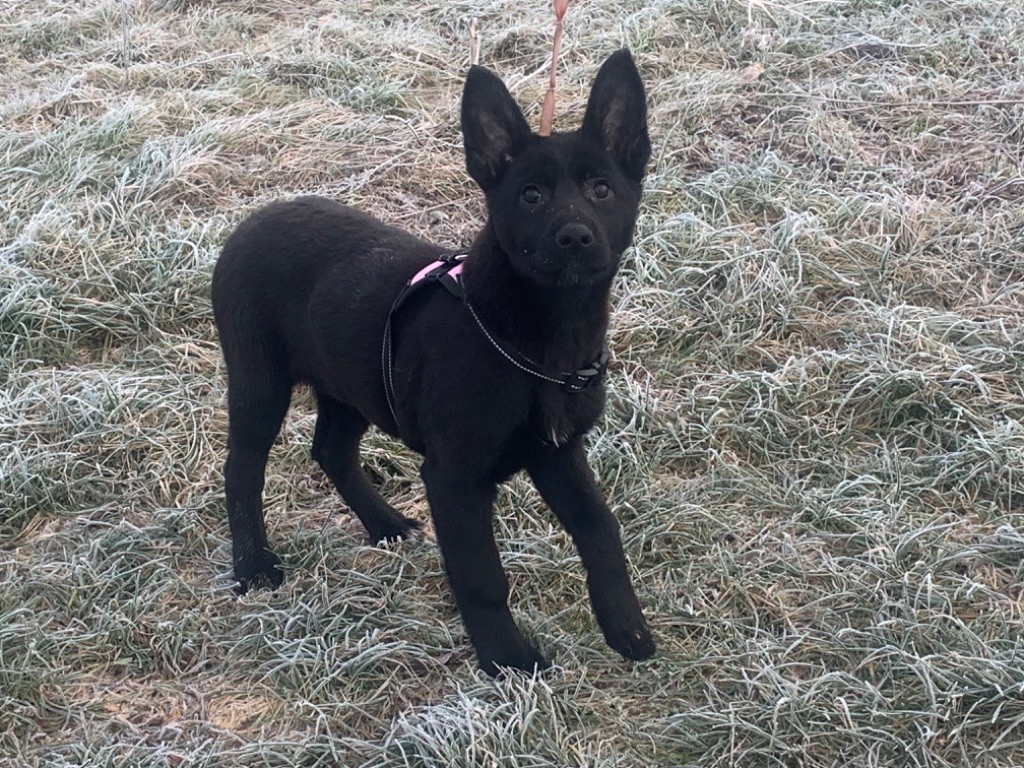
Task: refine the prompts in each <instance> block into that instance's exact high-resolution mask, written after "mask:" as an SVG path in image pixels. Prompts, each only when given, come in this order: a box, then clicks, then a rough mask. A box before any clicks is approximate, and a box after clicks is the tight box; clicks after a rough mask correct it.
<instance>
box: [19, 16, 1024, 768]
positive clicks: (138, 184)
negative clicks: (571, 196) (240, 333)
mask: <svg viewBox="0 0 1024 768" xmlns="http://www.w3.org/2000/svg"><path fill="white" fill-rule="evenodd" d="M5 10H6V12H5V14H4V16H3V18H2V19H0V766H2V767H3V768H14V767H18V768H22V767H29V768H51V767H54V766H58V767H59V766H90V767H92V766H97V767H98V766H105V767H109V768H123V767H131V768H135V767H139V768H158V767H159V768H200V767H203V768H222V767H223V768H227V767H228V766H232V767H233V766H247V767H248V766H273V767H275V768H276V767H278V766H282V767H283V766H301V767H303V768H312V766H354V767H355V766H366V767H367V768H369V767H371V766H381V767H383V766H423V767H427V766H430V767H436V768H447V767H448V766H466V767H468V766H500V767H501V768H540V767H541V766H594V767H601V768H604V767H606V766H615V767H618V768H633V767H634V766H637V767H647V766H689V767H691V768H692V767H696V766H700V767H701V768H710V767H712V766H714V767H719V766H740V767H741V768H760V767H761V766H764V767H766V768H824V767H825V766H849V767H850V768H855V767H856V768H864V767H870V766H892V767H894V768H902V767H904V766H928V767H929V768H932V767H934V768H939V767H945V766H957V767H961V766H962V767H964V768H967V767H970V768H1019V767H1020V766H1021V765H1024V641H1022V637H1024V322H1022V320H1024V205H1022V203H1024V33H1022V30H1024V8H1022V6H1021V5H1020V3H1019V1H1018V0H985V1H984V2H981V1H980V0H803V1H802V2H798V1H796V0H773V1H769V0H749V1H747V0H650V1H649V2H637V3H632V2H621V0H576V1H575V2H573V3H572V5H571V7H570V10H569V16H568V19H567V27H566V38H565V44H564V48H563V64H562V71H561V89H560V102H559V107H558V110H557V113H556V119H555V125H556V129H558V128H559V127H561V128H569V127H574V126H575V125H576V124H577V123H578V121H579V119H580V117H581V116H582V107H583V103H584V98H585V95H586V91H587V88H588V87H589V82H590V79H591V78H592V77H593V75H594V73H595V72H596V69H597V66H598V65H599V63H600V62H601V61H602V60H603V59H604V58H605V56H607V55H608V54H609V53H610V52H612V51H613V50H615V49H616V48H618V47H620V46H623V45H628V46H629V47H630V48H631V49H632V50H633V52H634V54H635V56H636V58H637V60H638V64H639V66H640V68H641V72H642V74H643V77H644V80H645V82H646V83H647V86H648V94H649V102H650V116H651V130H652V139H653V142H654V146H655V149H654V157H653V160H652V165H651V169H650V176H649V179H648V183H647V187H646V189H647V191H646V197H645V202H644V204H643V208H642V212H641V219H640V222H639V226H638V231H637V236H636V245H635V248H634V249H633V250H631V251H630V252H629V253H628V254H627V257H626V259H625V263H624V267H623V269H622V271H621V274H620V278H619V279H618V281H617V283H616V290H615V293H614V301H615V312H614V319H613V331H612V336H611V340H610V341H611V346H612V350H613V355H614V362H613V365H612V368H611V371H610V375H609V382H608V383H609V407H608V409H607V411H606V414H605V417H604V419H603V421H602V422H601V423H600V426H599V427H598V428H597V429H596V430H595V431H594V433H593V434H592V439H591V441H590V446H591V456H592V463H593V465H594V467H595V469H596V471H597V472H598V475H599V477H600V480H601V483H602V485H603V487H604V488H605V489H606V490H607V493H608V496H609V499H610V501H611V502H612V504H613V507H614V508H615V510H616V512H617V514H618V516H619V519H620V520H621V523H622V527H623V538H624V541H625V545H626V549H627V555H628V557H629V558H630V561H631V567H632V572H633V577H634V580H635V582H636V584H637V586H638V592H639V594H640V597H641V600H642V601H643V602H644V604H645V606H646V610H647V613H648V616H649V617H650V620H651V625H652V629H653V631H654V633H655V636H656V639H657V642H658V644H659V652H658V655H657V656H656V658H655V659H653V660H652V661H650V662H647V663H643V664H638V665H632V664H628V663H625V662H623V661H622V660H621V659H620V658H618V657H617V656H616V654H614V653H613V652H612V651H610V650H609V649H608V648H607V647H606V646H605V645H604V643H603V641H602V638H601V635H600V632H599V631H598V629H597V627H596V625H595V622H594V620H593V618H592V616H591V614H590V611H589V606H588V604H587V601H586V587H585V583H584V575H583V572H582V569H581V567H580V565H579V562H578V559H577V557H576V555H575V553H574V551H573V548H572V545H571V542H570V541H569V539H568V538H567V536H566V535H565V534H564V533H563V532H562V531H561V530H560V529H559V528H558V527H557V526H556V525H555V523H554V521H553V519H552V518H551V516H550V515H549V514H548V512H547V510H546V509H545V508H544V507H543V506H542V504H541V503H540V501H539V499H538V497H537V496H536V494H535V493H534V492H533V490H532V489H531V488H530V487H529V486H528V484H527V483H526V482H525V481H522V480H515V481H513V482H512V483H510V484H509V485H508V487H507V489H506V490H505V491H504V492H503V494H502V497H501V499H500V513H499V515H498V521H497V523H496V525H497V530H498V535H499V543H500V547H501V549H502V554H503V558H504V561H505V563H506V566H507V569H508V572H509V575H510V579H511V581H512V584H513V600H514V606H513V611H514V612H515V613H516V616H517V618H518V620H519V621H520V622H521V624H522V625H523V627H524V629H525V631H526V632H527V634H528V635H529V636H530V637H532V638H534V639H535V640H536V642H538V643H539V645H540V647H541V648H542V650H543V651H544V652H545V653H546V654H547V655H548V656H552V657H554V659H555V660H556V666H555V668H554V669H553V670H551V671H550V672H548V673H546V674H544V675H541V676H538V677H535V678H529V677H524V676H521V677H515V678H513V679H508V680H500V681H492V680H491V679H489V678H487V677H485V676H483V675H482V674H481V673H479V672H478V671H477V670H476V668H475V664H474V660H473V657H472V652H471V648H470V646H469V644H468V641H467V639H466V637H465V634H464V632H463V630H462V627H461V624H460V622H459V619H458V616H457V615H456V613H455V611H454V607H453V605H452V600H451V596H450V593H449V592H448V589H447V586H446V584H445V581H444V577H443V571H442V566H441V562H440V558H439V554H438V551H437V549H436V547H435V546H434V545H433V544H432V543H431V542H430V541H429V540H428V541H418V542H415V541H414V542H405V543H402V544H399V545H395V546H390V547H386V548H385V547H371V546H369V545H367V543H366V542H365V540H364V538H363V535H362V531H361V529H360V527H359V525H358V523H357V522H355V521H354V519H353V518H352V517H351V516H350V515H349V514H348V513H347V511H346V510H345V509H344V507H343V505H342V503H341V502H340V500H339V499H338V498H337V496H336V495H335V494H334V493H333V491H332V488H331V487H330V485H329V483H328V482H327V480H326V479H325V478H324V477H323V476H322V475H321V474H320V472H319V470H318V468H317V467H316V465H315V464H314V463H313V462H312V461H311V460H310V458H309V455H308V452H309V445H310V441H311V438H312V426H313V418H314V417H313V411H312V410H311V407H310V402H309V399H308V394H307V393H305V392H297V393H296V396H295V402H294V407H293V410H292V412H291V415H290V417H289V420H288V422H287V424H286V427H285V429H284V430H283V432H282V435H281V437H280V438H279V440H278V443H277V444H276V446H275V448H274V451H273V453H272V455H271V465H270V470H269V474H268V480H267V488H266V504H267V510H268V512H267V514H268V521H269V526H270V531H271V538H272V541H273V543H274V545H275V546H276V549H277V551H278V552H279V553H280V554H281V555H282V556H283V558H284V560H285V564H286V568H287V573H288V581H287V583H286V586H285V587H284V588H282V589H281V590H279V591H278V592H276V593H273V594H270V593H267V592H261V593H254V594H251V595H249V596H246V597H244V598H241V599H238V598H235V597H234V596H233V593H232V592H231V580H230V546H229V543H228V538H227V525H226V519H225V513H224V509H223V498H222V490H221V466H222V461H223V457H224V449H225V445H224V443H225V426H226V415H225V409H224V383H225V382H224V371H223V366H222V364H221V360H220V352H219V348H218V346H217V340H216V335H215V332H214V328H213V321H212V314H211V310H210V305H209V300H208V292H209V290H208V289H209V281H210V273H211V269H212V266H213V263H214V260H215V259H216V257H217V253H218V249H219V247H220V245H221V243H222V242H223V240H224V238H225V237H226V236H227V233H228V232H229V231H230V230H231V228H232V227H233V226H234V225H235V224H237V223H238V221H240V220H241V218H242V217H243V216H244V215H245V214H246V213H247V212H249V211H251V210H253V209H254V208H255V207H257V206H258V205H260V204H262V203H265V202H267V201H270V200H273V199H277V198H280V197H283V196H287V195H292V194H298V193H311V192H312V193H321V194H325V195H329V196H332V197H336V198H337V199H339V200H342V201H345V202H348V203H351V204H355V205H358V206H360V207H362V208H364V209H365V210H368V211H370V212H373V213H375V214H377V215H379V216H381V217H383V218H385V219H387V220H388V221H390V222H393V223H396V224H399V225H401V226H404V227H406V228H407V229H409V230H411V231H413V232H415V233H417V234H419V235H422V236H425V237H428V238H431V239H434V240H436V241H437V242H440V243H444V244H447V245H451V246H457V245H459V244H463V243H466V242H467V241H468V240H469V238H470V237H471V235H472V233H473V232H474V230H475V228H477V227H478V226H479V225H480V223H481V215H482V204H481V197H480V195H479V194H478V192H477V191H476V190H475V189H474V188H473V186H472V185H471V183H470V182H469V181H468V178H467V176H466V173H465V170H464V168H463V164H462V162H463V161H462V154H461V139H460V136H459V132H458V99H459V95H460V89H461V83H462V78H463V76H464V73H465V71H466V68H467V65H468V63H469V32H468V30H469V25H470V21H471V20H473V19H476V20H477V22H478V25H479V30H480V38H481V44H482V45H481V49H482V55H481V60H482V63H484V64H486V65H487V66H490V67H492V68H494V69H495V70H497V71H498V72H499V73H500V74H501V76H502V77H503V78H504V79H505V80H506V82H507V83H508V84H509V86H510V88H511V89H512V91H513V93H514V94H515V95H516V96H517V98H518V99H519V100H520V102H521V103H523V104H524V105H527V107H528V116H529V119H530V120H531V122H532V124H533V125H536V121H537V116H538V113H539V103H540V100H541V97H542V94H543V91H544V88H545V86H546V74H547V57H548V54H549V47H550V32H551V18H552V17H551V9H550V3H549V2H548V0H530V1H529V2H512V0H506V1H505V2H498V1H497V0H481V1H479V2H471V1H470V0H396V2H391V3H385V2H377V1H376V0H353V1H352V2H341V1H335V2H326V1H323V2H300V1H299V0H275V1H274V2H266V3H257V2H253V1H252V0H217V1H216V2H214V0H207V1H205V2H204V1H203V0H125V2H118V1H117V0H78V1H77V2H58V1H57V0H8V2H7V3H6V4H5ZM365 461H366V463H367V465H368V466H369V470H370V473H371V475H372V476H373V477H374V478H375V479H376V480H377V481H378V482H379V484H380V485H381V487H382V488H383V491H384V493H385V495H386V496H387V497H389V498H390V499H393V500H394V501H395V503H396V505H397V506H398V507H399V508H400V509H401V510H402V511H403V512H405V513H406V514H410V515H413V516H415V517H417V518H419V519H426V516H427V514H428V512H427V508H426V502H425V499H424V493H423V489H422V486H421V484H420V481H419V478H418V474H417V469H418V463H417V458H416V457H415V456H414V455H412V454H411V453H409V452H408V451H406V450H404V449H402V448H400V446H398V445H397V444H395V443H394V442H392V441H391V440H389V439H386V438H384V437H382V436H379V435H373V436H371V437H370V438H369V439H368V440H367V442H366V453H365Z"/></svg>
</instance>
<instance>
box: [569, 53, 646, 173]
mask: <svg viewBox="0 0 1024 768" xmlns="http://www.w3.org/2000/svg"><path fill="white" fill-rule="evenodd" d="M580 130H581V132H582V133H583V134H584V135H585V136H588V137H590V138H593V139H594V140H595V141H597V142H598V143H600V144H601V145H602V146H603V147H604V148H605V149H606V150H607V151H608V152H610V153H611V154H612V155H614V156H615V158H616V159H617V160H618V161H619V163H620V164H621V165H622V167H623V169H624V170H625V171H626V172H627V173H628V174H629V176H630V178H633V179H635V180H636V181H640V179H642V178H643V175H644V168H645V166H646V165H647V161H648V159H649V158H650V156H651V141H650V139H649V138H648V137H647V100H646V98H645V97H644V84H643V82H641V80H640V73H639V72H637V71H636V64H634V63H633V56H632V55H631V54H630V52H629V50H628V49H626V48H623V49H622V50H621V51H616V52H615V53H613V54H612V55H611V56H609V57H608V60H607V61H606V62H605V63H604V64H602V65H601V69H600V70H598V72H597V77H596V78H594V85H593V87H592V88H591V89H590V99H589V100H588V101H587V113H586V115H584V117H583V127H582V128H581V129H580Z"/></svg>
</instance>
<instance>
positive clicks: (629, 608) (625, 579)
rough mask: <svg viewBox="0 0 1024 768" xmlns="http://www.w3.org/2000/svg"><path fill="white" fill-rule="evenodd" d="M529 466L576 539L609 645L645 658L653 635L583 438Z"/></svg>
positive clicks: (628, 655) (650, 652) (539, 487)
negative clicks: (589, 463)
mask: <svg viewBox="0 0 1024 768" xmlns="http://www.w3.org/2000/svg"><path fill="white" fill-rule="evenodd" d="M527 471H528V472H529V474H530V477H531V478H532V479H533V482H534V485H536V486H537V490H538V491H540V495H541V496H542V497H543V498H544V501H546V502H547V503H548V506H550V507H551V509H552V510H553V511H554V513H555V515H556V516H557V517H558V519H559V520H560V521H561V523H562V525H564V526H565V529H566V530H567V531H568V532H569V535H570V536H572V538H573V541H574V542H575V543H576V549H577V550H578V551H579V553H580V558H581V559H582V560H583V567H584V568H585V569H586V571H587V587H588V590H589V592H590V603H591V605H592V606H593V608H594V615H595V616H596V617H597V623H598V624H599V625H600V627H601V631H602V632H603V633H604V638H605V640H606V641H607V643H608V645H610V646H611V647H612V648H614V649H615V650H616V651H618V652H619V653H621V654H622V655H623V656H625V657H626V658H628V659H646V658H649V657H650V656H652V655H653V654H654V640H653V639H652V638H651V633H650V630H649V629H648V628H647V622H646V621H645V620H644V615H643V612H642V611H641V610H640V603H639V601H638V600H637V599H636V593H635V592H634V591H633V585H632V584H631V583H630V581H629V576H628V575H627V573H626V557H625V555H624V554H623V551H622V540H621V538H620V537H619V524H618V521H617V520H616V519H615V516H614V515H612V513H611V511H610V510H609V509H608V505H607V504H606V503H605V501H604V497H603V496H602V495H601V492H600V490H598V488H597V483H596V482H595V481H594V473H593V471H592V470H591V469H590V466H589V465H588V464H587V456H586V452H585V451H584V448H583V443H582V441H581V440H579V439H576V440H573V441H572V442H570V443H569V444H568V445H565V446H563V447H562V448H559V449H556V450H555V451H553V452H551V453H546V454H544V455H543V456H540V457H538V458H537V459H536V460H534V461H532V462H531V463H530V464H529V465H528V466H527Z"/></svg>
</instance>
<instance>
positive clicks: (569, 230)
mask: <svg viewBox="0 0 1024 768" xmlns="http://www.w3.org/2000/svg"><path fill="white" fill-rule="evenodd" d="M555 242H556V243H558V247H559V248H572V249H574V250H580V249H582V248H587V247H588V246H590V245H591V244H592V243H593V242H594V233H593V232H591V231H590V230H589V229H588V228H587V227H586V226H585V225H583V224H566V225H565V226H564V227H562V228H561V229H560V230H558V232H557V234H556V235H555Z"/></svg>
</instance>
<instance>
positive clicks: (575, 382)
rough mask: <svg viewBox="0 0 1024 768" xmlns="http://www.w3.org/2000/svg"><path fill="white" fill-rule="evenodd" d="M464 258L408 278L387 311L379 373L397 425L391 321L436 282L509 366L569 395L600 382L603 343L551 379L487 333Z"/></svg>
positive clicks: (605, 355)
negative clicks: (465, 276) (469, 290)
mask: <svg viewBox="0 0 1024 768" xmlns="http://www.w3.org/2000/svg"><path fill="white" fill-rule="evenodd" d="M467 255H468V254H467V253H466V252H464V251H458V252H455V253H450V254H446V255H444V256H442V257H441V258H439V259H438V260H437V261H433V262H431V263H430V264H427V265H426V266H425V267H423V269H421V270H420V271H419V272H417V273H416V274H415V275H413V276H412V277H411V278H409V282H407V283H406V284H405V287H403V288H402V290H401V291H400V292H399V294H398V296H397V297H395V301H394V303H393V304H392V305H391V311H390V312H388V318H387V322H385V324H384V344H383V348H382V350H381V370H382V372H383V377H384V394H385V395H386V396H387V400H388V408H389V409H390V410H391V415H392V417H394V419H395V423H396V424H397V423H398V414H397V412H396V411H397V409H396V408H395V384H394V375H393V374H394V363H395V361H394V338H393V337H394V323H393V322H392V318H393V317H394V315H395V313H396V312H397V311H398V310H399V308H400V307H401V306H402V305H403V304H404V303H405V302H406V300H407V299H408V298H409V296H410V295H411V294H412V293H414V292H415V291H417V290H418V289H420V288H422V287H424V286H426V285H432V284H437V283H439V284H440V285H442V286H444V288H445V289H447V290H448V292H449V293H451V294H452V295H453V296H455V297H456V298H458V299H461V300H462V303H463V304H465V306H466V309H467V310H469V314H470V316H471V317H472V318H473V321H474V322H475V323H476V325H477V327H478V328H479V329H480V331H481V332H482V333H483V335H484V337H485V338H486V339H487V340H488V341H489V342H490V343H491V346H493V347H494V348H495V349H496V350H498V352H500V353H501V355H502V357H504V358H505V359H506V360H508V361H509V362H510V363H512V365H514V366H515V367H516V368H518V369H519V370H521V371H523V372H525V373H528V374H530V375H531V376H534V377H536V378H538V379H543V380H544V381H550V382H551V383H552V384H558V385H559V386H561V387H562V389H563V390H564V391H565V392H568V393H570V394H575V393H577V392H582V391H583V390H585V389H587V388H588V387H590V386H591V385H592V384H594V383H595V382H597V381H600V380H601V377H602V376H604V372H605V371H606V370H607V369H608V359H609V357H610V355H609V352H608V345H607V344H602V345H601V351H600V352H599V353H598V355H597V357H596V358H595V359H594V360H593V361H592V362H590V363H588V364H586V365H584V366H583V367H582V368H578V369H577V370H575V371H573V372H571V373H561V374H559V375H557V376H550V375H548V374H547V373H544V372H543V371H542V370H541V367H540V366H539V365H537V364H536V363H535V362H533V360H531V359H530V358H528V357H527V356H526V355H524V354H522V353H521V352H518V351H516V350H515V349H513V348H511V347H509V346H508V345H506V344H502V343H501V342H500V341H498V340H497V339H496V338H495V337H494V335H493V334H492V333H491V332H490V331H488V330H487V326H485V325H484V323H483V321H482V320H481V319H480V316H479V315H478V314H477V312H476V310H475V309H474V308H473V305H472V304H471V303H470V301H469V299H468V298H467V297H466V289H465V287H464V286H463V284H462V266H463V265H462V262H463V261H465V259H466V256H467Z"/></svg>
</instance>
